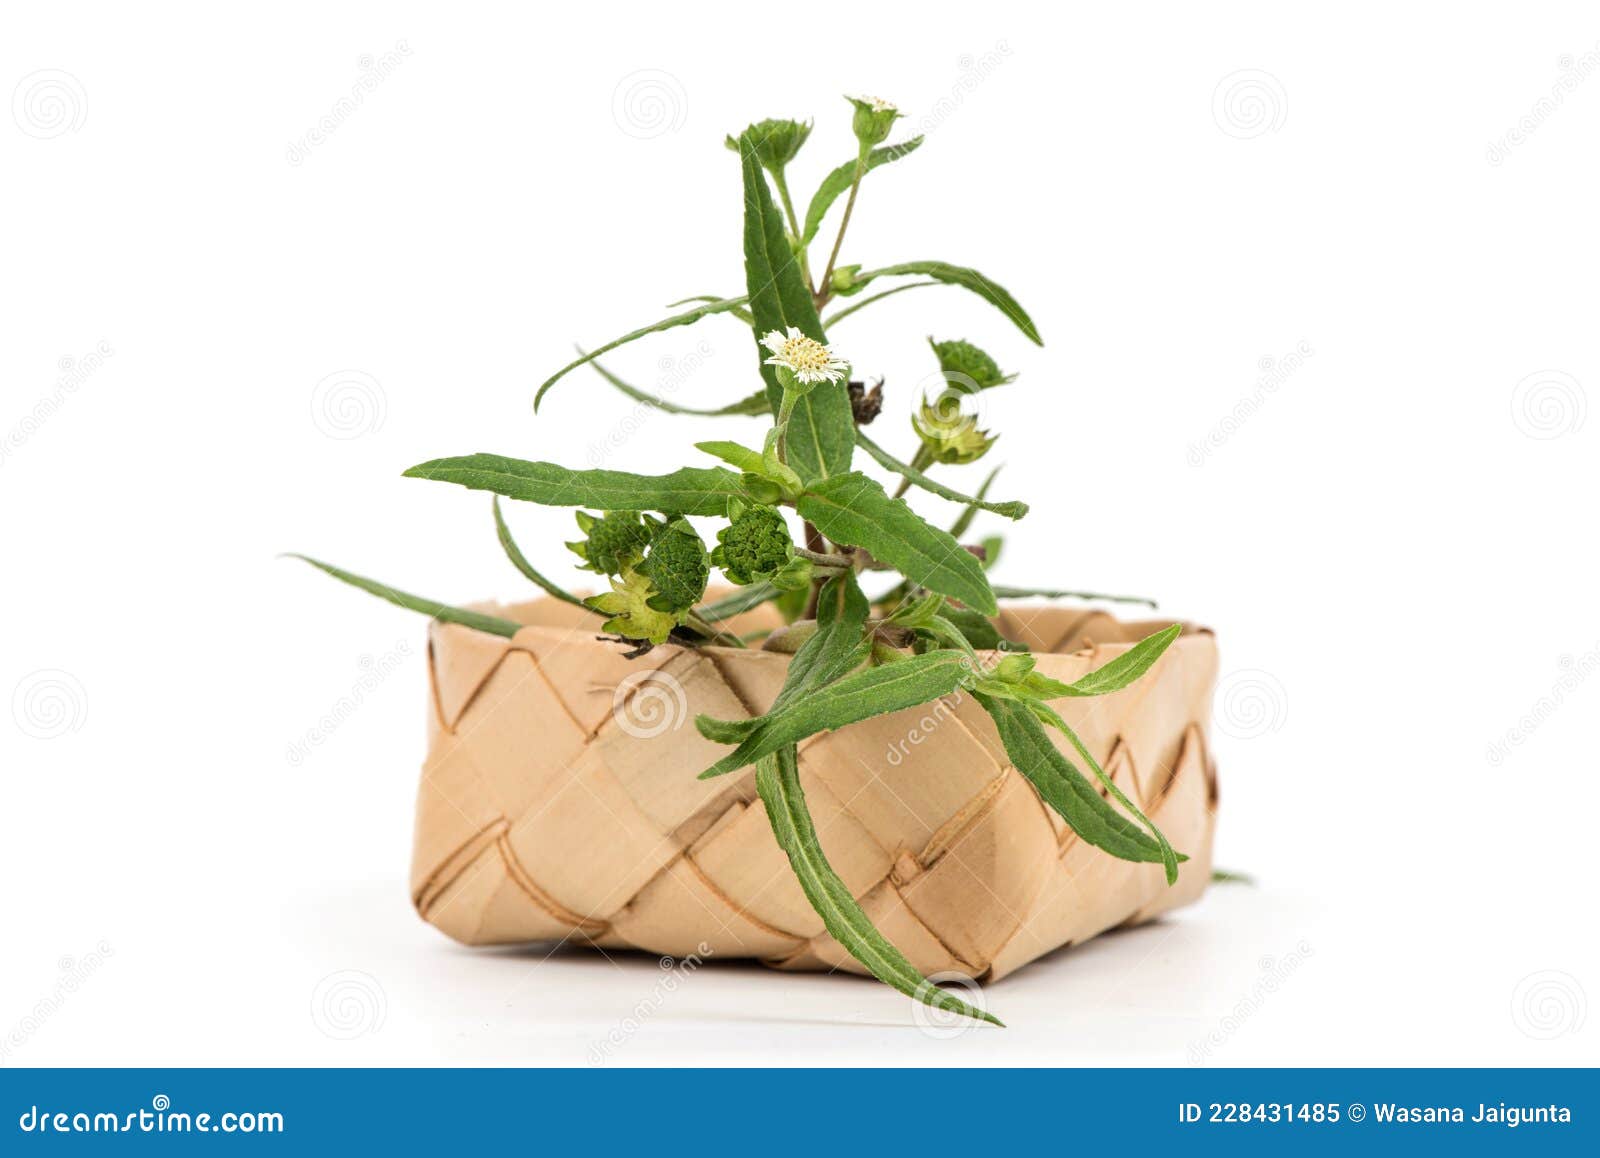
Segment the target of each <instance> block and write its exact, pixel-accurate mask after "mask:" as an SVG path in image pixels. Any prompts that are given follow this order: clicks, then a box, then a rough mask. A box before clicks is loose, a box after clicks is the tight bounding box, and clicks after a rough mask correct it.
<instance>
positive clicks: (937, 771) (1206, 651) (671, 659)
mask: <svg viewBox="0 0 1600 1158" xmlns="http://www.w3.org/2000/svg"><path fill="white" fill-rule="evenodd" d="M493 610H495V611H496V612H497V613H498V614H501V615H505V616H507V617H508V618H512V619H515V620H517V621H518V622H522V623H526V624H528V625H529V626H527V627H525V628H524V629H523V630H522V631H520V632H519V633H518V634H517V636H516V638H515V639H510V640H507V639H500V638H498V637H494V636H488V635H484V634H481V633H478V632H475V631H471V630H469V629H466V628H461V627H453V626H442V625H438V624H435V625H434V627H433V629H432V635H431V638H430V648H429V657H430V660H429V662H430V670H431V676H432V689H433V713H432V722H431V725H430V729H429V731H430V738H429V753H428V758H427V762H426V764H425V765H424V768H423V775H422V784H421V790H420V794H419V799H418V806H417V825H416V841H415V853H414V857H413V865H412V877H411V888H412V897H413V900H414V902H415V904H416V907H417V910H418V912H419V913H421V915H422V916H423V917H424V918H425V919H427V920H428V921H429V922H431V923H432V924H434V925H436V926H437V927H438V928H440V929H441V930H443V931H444V932H445V933H447V934H449V935H450V936H451V937H454V938H455V939H457V940H459V941H462V942H465V943H467V944H472V945H484V944H499V943H509V942H527V941H540V940H563V939H569V938H570V939H573V940H576V941H579V942H587V943H591V944H594V945H597V946H600V947H602V948H612V947H617V948H637V949H643V950H647V951H649V952H652V953H659V954H670V955H674V956H681V955H687V954H690V953H699V954H701V955H702V956H712V955H715V956H725V957H756V958H760V959H761V960H763V961H766V962H768V963H769V964H772V965H776V966H778V967H781V968H787V969H824V970H828V969H836V968H842V969H846V970H850V971H853V972H864V970H863V969H862V968H861V966H860V965H859V964H858V963H857V962H856V961H855V960H854V959H853V958H852V957H851V956H850V955H849V954H848V953H846V952H845V951H844V949H843V948H841V947H840V945H839V944H838V943H837V942H836V941H834V939H833V938H832V937H831V936H829V935H828V934H827V932H826V931H825V930H824V929H823V927H822V921H821V919H820V918H819V917H818V916H817V915H816V914H815V913H814V912H813V911H812V909H811V906H810V905H809V904H808V903H807V901H806V898H805V896H804V894H803V893H802V892H801V890H800V886H799V884H798V883H797V882H796V881H795V879H794V877H793V875H792V873H791V872H790V869H789V864H788V861H787V859H786V858H785V856H784V854H783V852H782V851H781V850H780V849H779V848H778V845H777V843H776V841H775V840H774V839H773V836H772V833H771V830H770V828H769V827H768V823H767V818H766V814H765V811H764V809H763V808H762V805H761V802H760V800H759V799H757V797H756V790H755V776H754V769H753V768H746V769H744V770H742V771H741V772H738V773H735V774H733V775H730V776H725V777H722V778H719V779H716V780H709V781H700V780H697V779H696V776H697V775H698V773H699V772H701V771H702V770H703V769H705V768H706V767H707V766H708V765H710V764H711V763H713V762H714V761H715V760H716V759H717V758H718V757H719V756H721V755H723V754H725V753H726V751H727V749H726V747H724V746H723V745H719V744H713V743H711V742H710V741H708V740H705V739H703V738H702V737H701V736H700V734H699V733H698V732H697V731H696V730H695V727H694V716H695V715H696V714H698V713H702V712H703V713H706V714H709V715H712V716H715V717H719V718H725V719H726V718H739V717H743V716H748V715H756V714H759V713H760V712H762V711H763V710H765V708H766V707H767V705H769V704H771V702H772V700H773V698H774V697H775V696H776V695H777V692H778V689H779V688H780V687H781V686H782V683H783V677H784V673H785V670H786V668H787V666H788V657H787V656H784V655H779V654H776V653H771V652H764V651H759V650H750V651H739V650H734V649H724V648H707V649H685V648H679V647H673V646H666V647H658V648H656V649H654V650H653V651H651V652H649V653H648V654H647V655H645V656H643V657H642V658H640V659H636V660H627V659H624V658H623V657H622V655H621V654H620V649H619V648H618V647H617V645H615V644H613V643H604V642H600V641H597V640H596V639H595V632H594V620H593V618H592V617H588V616H585V614H584V613H583V612H581V611H579V610H578V609H576V608H573V607H571V606H568V605H565V604H562V603H559V602H556V601H553V600H540V601H538V602H535V603H530V604H523V605H519V606H515V607H509V608H494V609H493ZM762 614H763V613H762V612H761V611H757V612H751V613H749V614H748V615H745V616H741V617H739V618H738V619H735V620H734V621H732V624H731V626H732V627H733V629H734V630H736V631H749V630H754V629H755V628H758V627H761V626H770V625H771V624H770V623H767V622H765V621H764V620H763V618H762ZM998 622H999V626H1000V629H1001V631H1002V632H1003V633H1004V634H1006V635H1008V636H1010V637H1011V638H1013V639H1020V640H1024V641H1026V642H1027V643H1028V644H1029V645H1030V646H1031V647H1032V648H1033V649H1034V651H1035V652H1036V654H1037V655H1038V670H1039V671H1041V672H1043V673H1044V674H1046V675H1049V676H1053V677H1054V678H1056V679H1060V680H1064V681H1069V682H1070V681H1071V680H1073V679H1076V678H1077V677H1078V676H1080V675H1082V674H1083V673H1084V672H1086V671H1089V670H1091V669H1092V668H1095V667H1098V666H1100V665H1101V664H1103V663H1105V662H1107V661H1108V660H1110V659H1112V658H1114V657H1115V656H1117V655H1118V654H1120V653H1121V652H1123V651H1125V650H1127V647H1128V646H1129V644H1130V643H1131V642H1133V641H1135V640H1137V639H1139V638H1142V637H1143V636H1144V635H1146V634H1148V633H1149V632H1151V631H1153V630H1156V629H1157V628H1158V627H1159V626H1162V624H1157V623H1124V622H1121V621H1119V620H1117V619H1115V618H1114V617H1112V616H1110V615H1108V614H1106V613H1104V612H1098V611H1095V612H1086V611H1083V610H1068V609H1060V608H1020V609H1008V610H1006V611H1003V612H1002V613H1001V616H1000V619H999V621H998ZM1215 678H1216V648H1215V644H1214V642H1213V639H1212V637H1211V635H1210V633H1209V632H1206V631H1204V630H1199V629H1186V630H1185V633H1184V634H1183V635H1181V636H1180V637H1179V638H1178V640H1177V641H1175V642H1174V644H1173V645H1172V646H1171V647H1170V648H1169V649H1168V650H1167V652H1166V654H1165V655H1163V657H1162V658H1161V660H1160V661H1159V662H1158V663H1157V664H1156V666H1155V667H1154V668H1152V669H1151V670H1150V671H1149V672H1148V673H1147V674H1146V675H1145V676H1144V677H1142V678H1141V679H1140V680H1138V681H1137V682H1136V683H1135V684H1133V685H1132V686H1131V687H1129V688H1127V689H1125V690H1124V691H1121V692H1118V693H1116V694H1114V695H1111V696H1104V697H1099V698H1095V699H1075V700H1063V701H1059V702H1058V703H1057V704H1056V705H1055V706H1056V707H1057V709H1058V710H1059V711H1061V712H1062V714H1063V715H1064V716H1066V718H1067V719H1068V721H1069V722H1070V723H1071V724H1072V725H1073V727H1074V728H1076V729H1077V730H1078V732H1079V734H1080V735H1081V736H1082V737H1083V740H1084V742H1085V743H1086V744H1087V745H1088V747H1089V749H1090V751H1092V752H1094V753H1095V755H1096V757H1097V758H1098V759H1100V761H1101V762H1102V764H1103V765H1104V766H1105V768H1106V771H1107V772H1108V773H1110V774H1111V776H1112V777H1113V779H1114V780H1115V781H1116V783H1117V785H1118V787H1120V788H1121V789H1122V790H1123V791H1124V792H1126V793H1127V794H1128V796H1129V797H1131V798H1132V799H1133V800H1134V801H1136V802H1137V803H1138V804H1139V805H1140V806H1141V807H1142V808H1143V810H1144V811H1145V812H1146V814H1147V815H1149V816H1150V818H1151V819H1152V820H1154V821H1155V822H1156V824H1158V825H1159V826H1160V827H1161V828H1162V829H1163V831H1165V833H1166V834H1167V836H1168V838H1169V839H1170V840H1171V841H1172V843H1173V845H1174V846H1175V847H1176V848H1177V849H1178V850H1179V851H1181V852H1184V853H1187V854H1188V855H1189V858H1190V859H1189V860H1188V861H1187V862H1186V863H1185V864H1183V865H1182V866H1181V869H1180V874H1179V879H1178V883H1177V884H1176V885H1175V886H1173V887H1171V888H1169V887H1167V885H1166V882H1165V880H1164V879H1163V877H1162V871H1161V867H1160V866H1159V865H1150V864H1130V863H1128V862H1125V861H1120V860H1116V859H1114V858H1113V857H1111V856H1109V855H1108V854H1106V853H1104V852H1102V851H1100V850H1099V849H1096V848H1094V847H1092V846H1089V845H1087V844H1085V843H1084V842H1082V841H1081V840H1079V839H1078V838H1077V836H1076V835H1075V834H1074V833H1073V832H1072V831H1071V830H1070V829H1068V828H1067V827H1066V826H1065V824H1063V823H1062V822H1061V820H1060V819H1059V817H1057V816H1056V814H1055V813H1054V812H1053V811H1052V810H1051V809H1049V808H1048V807H1047V806H1045V805H1044V803H1043V802H1042V801H1041V800H1040V799H1039V797H1038V795H1037V794H1036V793H1035V792H1034V790H1033V788H1032V786H1031V785H1030V784H1028V782H1027V781H1026V780H1024V779H1023V778H1022V777H1021V776H1020V775H1019V774H1018V773H1017V772H1016V771H1015V770H1014V769H1012V768H1011V767H1010V765H1009V763H1008V762H1007V759H1006V755H1005V751H1004V749H1003V748H1002V747H1001V745H1000V741H999V737H998V735H997V734H996V732H995V729H994V727H993V725H992V724H991V722H990V721H989V718H988V716H987V715H986V714H985V713H984V712H983V710H982V708H981V707H980V706H979V705H978V704H977V703H976V702H975V701H973V700H972V699H971V698H970V697H969V696H964V695H963V694H961V693H957V694H955V695H952V696H949V697H946V698H945V699H944V700H941V701H938V702H936V703H932V704H927V705H924V706H923V707H922V708H919V709H913V710H910V711H904V712H898V713H895V714H892V715H888V716H881V717H878V718H875V719H871V720H867V721H863V722H862V723H859V724H855V725H852V726H850V727H848V728H844V729H841V730H840V731H838V732H833V733H828V734H825V735H820V736H814V737H812V738H810V739H809V740H807V741H804V742H803V743H802V744H801V745H800V774H801V782H802V785H803V787H804V790H805V793H806V799H807V802H808V804H809V806H810V809H811V812H812V815H813V816H814V818H815V820H816V826H817V830H818V833H819V836H820V839H821V842H822V846H823V850H824V852H825V853H826V854H827V857H828V860H829V861H830V863H832V865H833V867H834V868H835V869H836V870H837V871H838V873H839V875H840V876H841V877H842V878H843V880H844V881H845V883H846V884H847V885H848V886H849V888H850V890H851V891H852V893H854V895H855V896H856V897H857V898H858V899H859V900H860V902H861V904H862V907H863V908H864V909H865V910H866V912H867V915H868V916H869V917H871V918H872V920H873V922H874V923H875V924H876V925H877V926H878V928H879V929H880V930H882V932H883V933H884V935H885V936H887V937H888V938H889V939H890V940H891V941H892V942H894V944H895V945H896V946H897V947H898V948H899V949H900V950H901V951H902V952H903V953H904V954H905V955H906V956H907V957H908V958H909V959H910V960H911V962H912V964H913V965H915V966H916V967H917V968H918V969H919V970H921V971H922V972H923V973H924V974H933V973H940V972H954V973H960V974H965V975H967V976H970V977H974V978H979V979H989V980H992V979H996V978H999V977H1001V976H1003V975H1005V974H1007V973H1009V972H1011V971H1012V970H1015V969H1017V968H1018V967H1020V966H1022V965H1024V964H1026V963H1027V962H1029V961H1031V960H1033V959H1034V958H1035V957H1038V956H1040V955H1041V954H1043V953H1047V952H1049V951H1051V950H1052V949H1055V948H1058V947H1060V946H1062V945H1066V944H1072V943H1077V942H1081V941H1083V940H1086V939H1087V938H1089V937H1092V936H1094V935H1095V934H1096V933H1099V932H1102V931H1104V930H1106V929H1109V928H1112V927H1115V926H1118V925H1122V924H1130V923H1136V922H1140V921H1145V920H1148V919H1150V918H1152V917H1154V916H1155V915H1157V914H1158V913H1161V912H1164V911H1166V910H1168V909H1171V908H1174V907H1176V906H1179V905H1183V904H1186V903H1188V902H1190V901H1193V900H1194V899H1196V898H1197V897H1198V896H1199V895H1200V893H1201V892H1202V891H1204V889H1205V887H1206V884H1207V883H1208V882H1209V880H1210V876H1211V843H1212V835H1213V831H1214V823H1215V822H1214V815H1215V803H1216V778H1215V771H1214V768H1213V766H1212V763H1211V760H1210V758H1209V756H1208V753H1207V743H1206V728H1207V719H1208V717H1209V712H1210V700H1211V692H1212V686H1213V684H1214V682H1215ZM1052 735H1053V736H1054V738H1056V739H1057V740H1061V739H1062V737H1059V736H1056V735H1055V734H1054V733H1052ZM1074 762H1075V763H1080V764H1081V762H1080V761H1078V760H1076V758H1075V757H1074ZM1085 771H1087V770H1086V769H1085Z"/></svg>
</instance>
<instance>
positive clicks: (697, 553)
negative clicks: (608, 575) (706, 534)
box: [639, 518, 711, 613]
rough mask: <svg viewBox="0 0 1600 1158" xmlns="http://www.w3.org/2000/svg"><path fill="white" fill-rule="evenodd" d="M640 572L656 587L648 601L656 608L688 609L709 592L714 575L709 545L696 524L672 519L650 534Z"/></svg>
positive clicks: (664, 609)
mask: <svg viewBox="0 0 1600 1158" xmlns="http://www.w3.org/2000/svg"><path fill="white" fill-rule="evenodd" d="M639 573H640V574H641V575H643V576H644V577H645V578H647V579H649V580H650V583H651V585H652V586H653V587H654V588H655V589H656V593H655V595H654V596H652V597H651V598H650V600H649V601H648V602H649V605H650V607H652V608H654V609H655V610H656V611H670V612H673V613H677V612H682V611H687V610H689V608H691V607H693V606H694V605H695V604H696V603H698V602H700V597H701V596H702V595H704V594H705V592H706V580H707V579H709V578H710V577H711V561H710V559H709V558H708V557H707V555H706V546H705V544H704V543H702V542H701V541H700V536H699V535H697V534H695V531H694V528H693V527H691V526H690V525H689V524H688V523H687V522H685V521H684V520H683V519H681V518H679V519H673V520H672V521H671V522H668V523H666V524H664V525H663V526H661V527H660V528H658V529H657V530H656V532H655V534H653V535H651V536H650V548H649V550H648V551H646V552H645V557H644V562H643V563H640V564H639Z"/></svg>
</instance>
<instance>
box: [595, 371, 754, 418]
mask: <svg viewBox="0 0 1600 1158" xmlns="http://www.w3.org/2000/svg"><path fill="white" fill-rule="evenodd" d="M590 365H591V366H592V367H593V368H594V370H595V372H596V373H598V374H599V375H600V377H602V378H604V379H605V380H606V381H607V382H609V383H611V385H613V386H615V387H616V388H617V389H618V390H620V391H622V393H624V394H626V395H627V396H628V397H629V398H632V399H633V400H634V401H635V402H642V403H644V404H645V405H646V406H649V407H651V408H653V409H655V410H660V411H663V412H664V413H667V414H699V415H704V416H705V417H707V418H723V417H727V416H729V415H735V414H766V413H768V409H767V392H766V391H765V390H758V391H756V392H755V393H754V394H751V395H748V396H746V397H744V398H741V399H739V400H738V401H737V402H730V403H728V404H727V405H726V406H716V407H710V408H702V407H698V406H681V405H679V404H678V403H676V402H671V401H668V400H667V399H665V398H662V397H661V396H660V395H657V394H651V393H648V392H647V391H644V390H640V389H639V388H638V387H636V386H630V385H629V384H628V383H627V382H624V381H623V380H622V379H621V378H618V377H617V376H616V375H615V374H613V373H612V372H611V371H610V370H607V369H606V368H605V367H604V366H602V365H601V364H600V363H599V362H591V363H590Z"/></svg>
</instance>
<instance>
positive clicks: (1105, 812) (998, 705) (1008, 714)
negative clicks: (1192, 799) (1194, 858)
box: [973, 692, 1186, 864]
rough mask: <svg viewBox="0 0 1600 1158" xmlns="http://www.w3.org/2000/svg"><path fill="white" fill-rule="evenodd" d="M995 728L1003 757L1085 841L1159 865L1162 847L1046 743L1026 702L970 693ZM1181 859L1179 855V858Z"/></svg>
mask: <svg viewBox="0 0 1600 1158" xmlns="http://www.w3.org/2000/svg"><path fill="white" fill-rule="evenodd" d="M973 695H974V697H975V698H976V699H977V701H978V702H979V703H980V704H982V705H983V709H984V711H986V712H988V713H989V715H990V717H992V718H993V720H994V723H995V727H996V728H997V729H998V730H999V732H1000V742H1001V743H1002V744H1004V745H1005V749H1006V755H1007V756H1008V757H1009V758H1010V760H1011V763H1012V766H1013V767H1015V768H1016V770H1017V771H1018V772H1020V773H1021V774H1022V775H1023V776H1024V777H1026V778H1027V780H1028V782H1029V783H1030V784H1032V785H1033V786H1034V788H1035V789H1037V790H1038V793H1039V796H1040V798H1041V799H1043V800H1044V802H1045V803H1046V804H1048V805H1049V806H1050V807H1051V808H1053V809H1055V810H1056V813H1057V814H1058V815H1059V816H1060V817H1061V819H1062V820H1065V821H1066V822H1067V824H1068V825H1069V826H1070V827H1071V828H1072V831H1073V832H1076V833H1077V834H1078V835H1079V836H1080V837H1082V838H1083V839H1084V840H1086V841H1088V842H1089V843H1090V844H1092V845H1094V846H1095V847H1097V848H1102V849H1104V850H1105V851H1106V852H1109V853H1110V854H1111V855H1112V856H1114V857H1118V858H1120V859H1122V860H1131V861H1139V862H1141V863H1148V864H1161V863H1162V860H1163V856H1162V850H1161V846H1160V845H1159V844H1157V843H1156V842H1155V841H1154V840H1152V839H1151V838H1150V836H1149V835H1148V834H1147V833H1146V832H1145V831H1144V830H1143V829H1141V828H1140V827H1139V826H1138V825H1137V824H1135V823H1134V822H1133V821H1132V820H1130V819H1128V818H1127V817H1126V816H1124V815H1122V813H1120V812H1118V811H1117V810H1116V808H1115V807H1114V806H1113V805H1112V803H1111V802H1110V801H1109V800H1107V799H1106V798H1105V797H1104V796H1102V795H1100V792H1099V790H1098V789H1096V788H1095V786H1094V785H1093V784H1091V783H1089V781H1088V779H1087V778H1086V777H1085V776H1084V775H1083V773H1082V772H1079V771H1078V770H1077V768H1075V767H1073V765H1072V762H1071V761H1069V760H1068V759H1067V758H1066V757H1065V756H1063V755H1062V754H1061V751H1060V749H1058V748H1057V747H1056V746H1055V745H1054V744H1052V743H1051V742H1050V737H1049V735H1048V734H1047V733H1046V732H1045V730H1044V725H1043V724H1041V723H1040V722H1039V721H1038V720H1037V719H1036V718H1035V717H1034V715H1033V713H1032V711H1030V710H1029V708H1028V706H1027V705H1026V704H1022V703H1018V702H1017V701H1016V700H1008V699H1001V698H999V697H996V696H990V695H985V694H984V693H982V692H974V693H973ZM1179 859H1180V860H1181V859H1186V858H1183V857H1180V858H1179Z"/></svg>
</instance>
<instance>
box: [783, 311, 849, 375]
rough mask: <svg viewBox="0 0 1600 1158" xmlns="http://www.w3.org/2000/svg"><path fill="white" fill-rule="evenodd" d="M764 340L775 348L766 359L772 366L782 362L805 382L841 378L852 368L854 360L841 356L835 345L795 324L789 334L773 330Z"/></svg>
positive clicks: (790, 328)
mask: <svg viewBox="0 0 1600 1158" xmlns="http://www.w3.org/2000/svg"><path fill="white" fill-rule="evenodd" d="M761 344H762V345H763V346H765V347H766V348H767V349H769V350H771V351H772V357H770V358H768V359H767V362H766V364H767V365H768V366H782V367H783V368H784V369H786V370H788V371H789V372H790V373H791V374H793V375H794V376H795V380H796V381H798V382H800V383H801V384H802V385H805V386H811V385H814V384H815V383H818V382H837V381H839V380H840V379H841V378H843V377H844V375H845V371H847V370H849V369H850V363H849V362H846V361H845V360H844V359H843V358H841V357H839V355H838V354H836V353H835V352H834V349H833V347H832V346H825V345H823V344H822V343H821V342H819V341H817V340H816V339H815V338H808V337H806V336H805V335H804V334H802V333H801V332H800V331H799V329H798V328H796V327H794V326H790V327H789V332H788V333H787V334H780V333H779V332H778V331H777V330H772V331H769V332H768V334H767V336H766V337H764V338H762V339H761Z"/></svg>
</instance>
